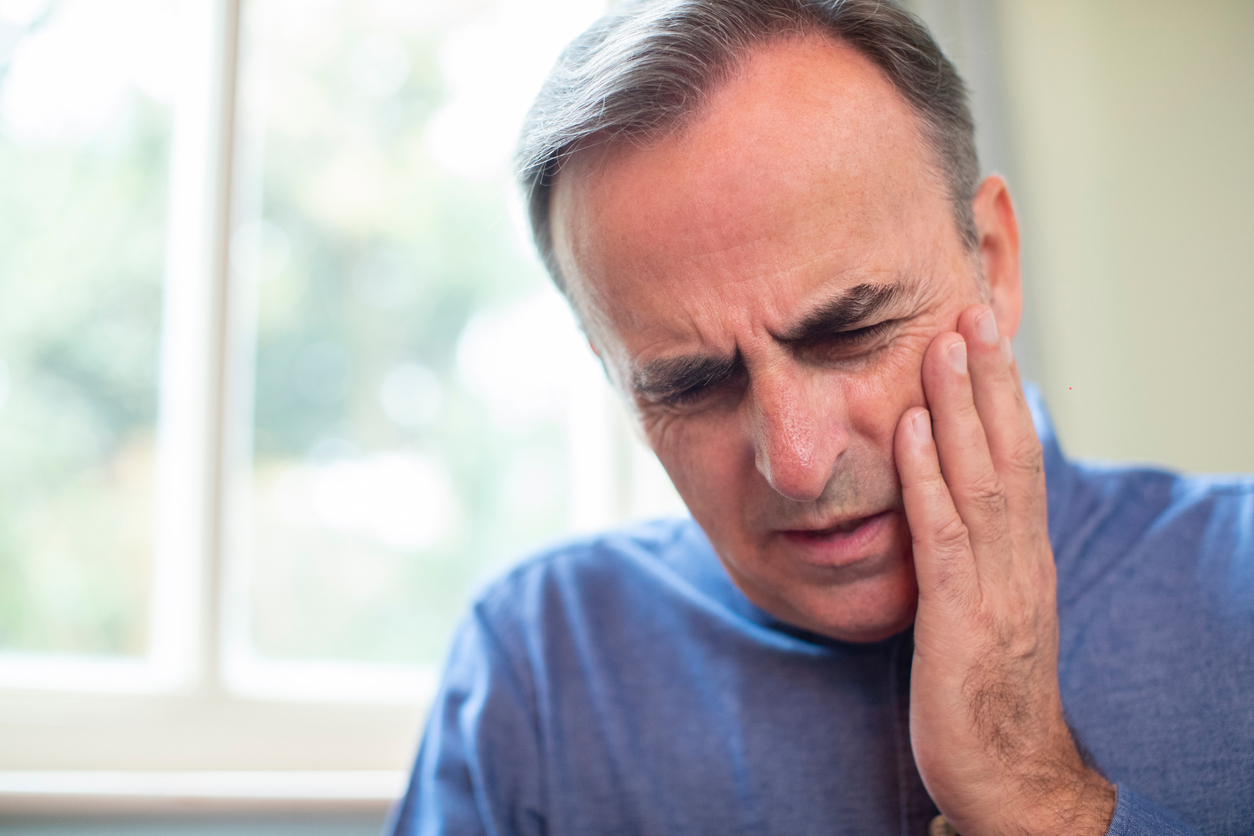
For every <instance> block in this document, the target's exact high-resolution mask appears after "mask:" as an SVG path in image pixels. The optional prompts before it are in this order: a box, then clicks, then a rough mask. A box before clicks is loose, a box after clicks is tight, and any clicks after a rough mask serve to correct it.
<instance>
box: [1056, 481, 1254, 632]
mask: <svg viewBox="0 0 1254 836" xmlns="http://www.w3.org/2000/svg"><path fill="white" fill-rule="evenodd" d="M1071 470H1072V474H1073V476H1072V480H1071V482H1072V485H1071V489H1070V490H1069V491H1068V492H1067V496H1066V508H1065V509H1061V510H1062V513H1061V514H1060V518H1059V520H1058V521H1057V522H1058V524H1057V525H1056V526H1054V525H1051V529H1052V530H1051V534H1052V535H1053V539H1054V549H1055V557H1056V559H1057V562H1058V571H1059V595H1060V602H1064V603H1065V602H1066V601H1067V600H1068V599H1069V598H1080V597H1086V596H1092V595H1095V594H1101V595H1104V596H1117V597H1124V596H1136V597H1137V598H1138V599H1139V600H1143V601H1144V600H1149V601H1154V602H1156V606H1160V607H1161V606H1163V602H1164V600H1165V601H1166V607H1167V609H1168V610H1176V609H1179V608H1181V607H1187V606H1190V605H1192V606H1194V607H1197V608H1198V609H1200V610H1208V611H1210V612H1212V613H1215V614H1218V613H1220V612H1224V613H1227V614H1229V615H1238V614H1240V616H1239V620H1242V621H1244V620H1248V618H1249V616H1250V614H1251V613H1254V476H1248V475H1191V474H1181V473H1176V472H1173V471H1169V470H1165V469H1159V468H1144V467H1118V466H1112V465H1106V464H1101V463H1088V462H1084V463H1076V464H1073V465H1071ZM1051 522H1053V520H1051ZM1108 600H1109V598H1108Z"/></svg>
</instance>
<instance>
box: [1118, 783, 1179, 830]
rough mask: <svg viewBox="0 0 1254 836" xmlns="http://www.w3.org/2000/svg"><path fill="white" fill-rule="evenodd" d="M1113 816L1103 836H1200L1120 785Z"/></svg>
mask: <svg viewBox="0 0 1254 836" xmlns="http://www.w3.org/2000/svg"><path fill="white" fill-rule="evenodd" d="M1115 791H1116V793H1117V795H1116V798H1115V814H1114V816H1112V817H1111V819H1110V827H1109V828H1108V829H1107V830H1106V836H1199V834H1198V832H1197V831H1196V830H1194V829H1193V828H1191V827H1189V826H1188V825H1187V824H1185V823H1184V822H1182V821H1180V820H1179V819H1177V818H1176V817H1175V816H1173V815H1171V814H1170V813H1168V812H1167V811H1165V810H1163V809H1162V808H1161V807H1158V806H1156V805H1154V804H1152V803H1151V802H1149V801H1147V800H1145V799H1144V798H1142V797H1141V796H1139V795H1137V794H1136V793H1134V792H1132V790H1130V789H1128V788H1127V787H1126V786H1124V785H1123V784H1116V785H1115Z"/></svg>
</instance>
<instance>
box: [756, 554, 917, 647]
mask: <svg viewBox="0 0 1254 836" xmlns="http://www.w3.org/2000/svg"><path fill="white" fill-rule="evenodd" d="M787 598H791V599H793V600H791V601H788V604H791V606H787V612H777V611H776V610H775V609H774V608H771V607H765V606H764V607H763V609H765V610H767V612H770V613H771V614H772V615H774V616H775V617H776V618H779V619H781V620H783V621H787V622H788V623H790V624H794V625H796V626H798V627H801V628H802V629H805V630H809V631H810V632H812V633H818V634H819V635H822V636H827V637H828V638H831V639H836V640H837V641H844V642H855V643H859V644H866V643H870V642H878V641H883V640H884V639H887V638H889V637H891V636H895V635H897V634H898V633H900V632H901V631H902V630H905V629H906V628H907V627H909V626H910V625H911V624H913V623H914V615H915V611H916V610H917V609H918V606H919V587H918V583H917V581H916V579H915V575H914V564H913V563H910V562H907V563H906V564H905V566H903V567H902V568H901V569H900V570H898V571H895V572H891V573H888V574H886V575H879V576H876V577H872V578H866V579H864V580H861V581H859V582H857V583H853V584H848V585H841V586H839V587H836V588H827V589H811V590H805V591H804V592H803V593H802V594H801V595H798V596H796V597H794V596H791V595H789V596H787ZM759 606H762V605H761V604H759Z"/></svg>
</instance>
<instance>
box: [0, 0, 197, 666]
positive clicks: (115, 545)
mask: <svg viewBox="0 0 1254 836" xmlns="http://www.w3.org/2000/svg"><path fill="white" fill-rule="evenodd" d="M177 7H178V4H174V3H152V2H125V1H124V0H112V2H99V0H78V1H77V2H76V1H75V0H63V2H46V3H41V2H22V3H4V4H3V5H0V183H3V188H2V189H0V299H3V304H0V508H3V512H0V649H3V650H20V651H38V652H44V651H53V652H75V653H94V654H121V655H137V654H141V653H142V652H143V651H144V649H145V647H146V644H147V625H146V619H147V610H148V607H147V603H148V602H147V596H148V587H149V565H150V562H151V555H152V538H151V525H152V488H153V456H154V437H155V429H156V413H157V391H156V381H157V372H158V369H157V362H158V353H159V352H158V349H159V338H160V315H161V297H162V274H163V269H162V265H163V259H164V242H165V217H166V190H167V180H168V163H169V154H170V137H171V124H172V116H171V98H172V96H173V90H172V89H171V84H172V80H173V79H174V78H175V75H176V74H175V73H174V71H173V70H174V66H173V64H174V59H175V57H176V56H177V53H176V52H172V51H171V49H170V45H171V43H173V39H172V37H171V33H172V31H173V29H174V27H175V15H176V14H177Z"/></svg>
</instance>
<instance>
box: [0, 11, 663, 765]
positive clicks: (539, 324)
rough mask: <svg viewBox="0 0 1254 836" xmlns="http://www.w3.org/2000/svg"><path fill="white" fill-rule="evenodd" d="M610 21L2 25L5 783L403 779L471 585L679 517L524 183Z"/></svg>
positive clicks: (59, 20) (422, 17)
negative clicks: (546, 98) (554, 97)
mask: <svg viewBox="0 0 1254 836" xmlns="http://www.w3.org/2000/svg"><path fill="white" fill-rule="evenodd" d="M599 12H600V8H599V6H598V3H597V2H596V0H543V2H540V0H464V1H463V2H456V3H439V4H436V3H427V2H394V0H375V2H351V1H350V0H320V2H316V3H312V2H308V0H244V2H238V0H234V2H233V1H232V0H182V2H156V1H155V0H107V1H106V0H60V2H57V1H56V0H47V2H39V1H38V0H25V2H17V0H4V2H0V178H2V182H4V183H5V184H6V188H5V189H4V190H3V192H0V215H2V221H0V283H2V285H3V299H4V300H5V301H4V304H3V306H0V462H3V466H0V501H2V502H3V507H4V508H5V509H6V511H5V513H4V515H3V516H0V740H2V741H3V743H2V744H0V771H2V770H9V771H12V770H39V769H48V770H74V769H78V770H93V769H130V770H162V769H167V770H168V769H179V770H246V769H251V770H309V769H315V770H318V769H321V770H329V769H337V770H367V771H369V770H380V769H383V770H394V769H400V768H403V767H404V765H405V762H406V761H407V760H408V757H409V755H410V753H411V751H412V747H413V745H414V741H415V739H416V733H417V726H418V723H419V722H420V720H421V717H422V713H423V711H424V709H425V700H426V698H427V697H428V696H429V694H430V692H431V689H432V687H433V685H434V682H435V678H436V676H437V673H438V666H439V662H440V657H441V654H442V653H443V649H444V646H445V644H446V642H447V639H448V636H449V632H450V630H451V629H452V626H453V624H454V623H455V621H456V619H457V618H458V617H459V615H460V613H461V611H462V609H463V608H464V606H465V602H466V598H467V596H468V594H469V593H470V592H471V591H472V590H473V588H474V587H475V585H476V584H478V583H481V582H482V581H483V580H484V579H486V578H488V577H490V576H491V575H492V574H494V573H496V572H498V571H500V569H501V568H502V567H503V566H505V565H507V563H508V562H509V561H510V560H512V559H515V558H516V557H518V556H519V555H520V554H521V553H523V552H524V551H525V550H526V549H527V548H529V547H532V546H535V545H538V544H539V543H542V542H544V541H546V540H550V539H552V538H554V537H555V536H557V535H559V534H561V533H563V532H567V531H572V530H580V529H590V528H596V527H600V526H603V525H606V524H609V523H612V522H613V521H615V520H616V519H620V518H622V517H624V516H630V515H636V514H642V513H665V512H669V511H672V510H675V509H677V508H679V507H680V506H679V504H678V500H677V499H676V498H675V497H674V494H673V491H672V490H671V488H670V486H669V484H668V483H667V481H666V479H665V476H664V474H662V473H661V471H660V468H659V467H658V465H657V464H656V463H655V462H654V461H652V459H651V458H650V457H649V456H648V454H647V453H646V452H644V451H643V450H642V448H641V447H640V446H639V445H638V443H636V442H634V441H633V440H632V439H631V436H630V433H629V432H628V431H627V423H626V419H625V417H624V416H623V415H622V413H621V412H620V410H619V407H618V406H617V404H616V401H615V400H614V396H613V395H612V394H611V393H610V392H609V390H608V387H607V386H606V384H605V382H604V376H603V374H602V372H601V370H600V368H599V366H598V364H597V363H596V361H595V359H594V358H593V357H592V355H591V354H590V352H588V350H587V348H586V345H584V343H583V341H582V338H581V337H580V335H579V333H578V329H577V327H576V325H575V323H574V321H573V319H572V317H571V315H570V314H569V312H568V310H567V309H566V307H565V304H564V302H563V301H562V300H561V299H560V297H559V296H558V295H557V293H556V292H555V291H554V290H553V289H552V288H551V287H550V286H549V284H548V282H547V279H546V278H545V277H544V275H543V271H542V269H541V268H540V267H539V265H538V263H537V261H536V259H535V258H534V256H533V255H532V253H531V248H530V243H529V241H528V240H527V232H526V229H525V225H524V222H523V217H522V209H521V206H520V201H518V200H517V199H516V197H515V195H514V191H513V186H512V184H511V182H510V180H509V170H508V164H509V155H510V152H511V150H512V144H513V140H514V136H515V134H516V131H517V127H518V124H519V122H520V120H521V117H522V114H523V112H524V110H525V108H526V106H527V104H528V102H529V100H530V98H531V96H532V94H533V92H534V90H535V87H536V86H537V85H538V83H539V80H540V78H541V77H542V75H543V73H544V72H545V71H546V70H547V69H548V65H549V63H550V62H551V60H552V58H553V57H554V56H555V55H556V52H557V50H558V49H559V48H560V47H561V45H562V44H563V43H564V42H565V41H566V40H568V39H569V38H570V37H571V36H573V35H574V34H575V33H576V32H577V31H579V30H580V29H582V28H583V27H584V26H586V25H587V23H588V22H590V20H591V19H592V18H594V17H595V16H596V15H597V14H598V13H599ZM0 789H2V788H0Z"/></svg>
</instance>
